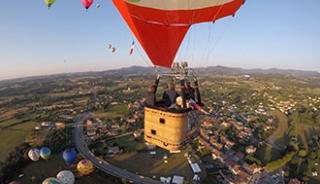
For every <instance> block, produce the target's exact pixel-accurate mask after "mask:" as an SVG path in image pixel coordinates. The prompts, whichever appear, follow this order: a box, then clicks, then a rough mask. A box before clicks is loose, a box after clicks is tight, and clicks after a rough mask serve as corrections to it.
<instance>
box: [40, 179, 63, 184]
mask: <svg viewBox="0 0 320 184" xmlns="http://www.w3.org/2000/svg"><path fill="white" fill-rule="evenodd" d="M42 184H62V183H61V181H60V180H58V179H56V178H47V179H45V180H44V181H43V182H42Z"/></svg>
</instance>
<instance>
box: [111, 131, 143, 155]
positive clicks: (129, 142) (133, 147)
mask: <svg viewBox="0 0 320 184" xmlns="http://www.w3.org/2000/svg"><path fill="white" fill-rule="evenodd" d="M110 142H115V143H117V144H118V145H120V146H123V147H125V148H126V150H128V151H130V152H133V151H139V150H143V149H146V148H147V146H146V145H145V144H144V143H143V142H141V141H140V142H139V141H135V140H134V137H133V136H132V135H128V136H125V137H120V138H118V139H115V140H112V141H110Z"/></svg>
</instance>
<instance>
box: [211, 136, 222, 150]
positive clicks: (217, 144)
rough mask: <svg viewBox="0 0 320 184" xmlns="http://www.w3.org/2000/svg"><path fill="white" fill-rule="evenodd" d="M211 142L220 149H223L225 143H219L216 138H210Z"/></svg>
mask: <svg viewBox="0 0 320 184" xmlns="http://www.w3.org/2000/svg"><path fill="white" fill-rule="evenodd" d="M210 143H211V145H213V146H215V147H216V148H217V149H218V150H221V149H222V147H223V145H222V144H220V143H218V142H217V141H216V140H215V139H212V138H211V139H210Z"/></svg>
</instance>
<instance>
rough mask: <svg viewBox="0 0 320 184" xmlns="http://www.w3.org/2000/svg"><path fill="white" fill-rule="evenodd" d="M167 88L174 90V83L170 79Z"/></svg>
mask: <svg viewBox="0 0 320 184" xmlns="http://www.w3.org/2000/svg"><path fill="white" fill-rule="evenodd" d="M168 89H169V90H175V85H174V83H173V82H172V81H170V82H169V83H168Z"/></svg>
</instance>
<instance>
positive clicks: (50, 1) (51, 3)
mask: <svg viewBox="0 0 320 184" xmlns="http://www.w3.org/2000/svg"><path fill="white" fill-rule="evenodd" d="M55 1H56V0H44V2H45V3H46V4H47V6H48V8H50V7H51V6H52V5H53V3H54V2H55Z"/></svg>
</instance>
